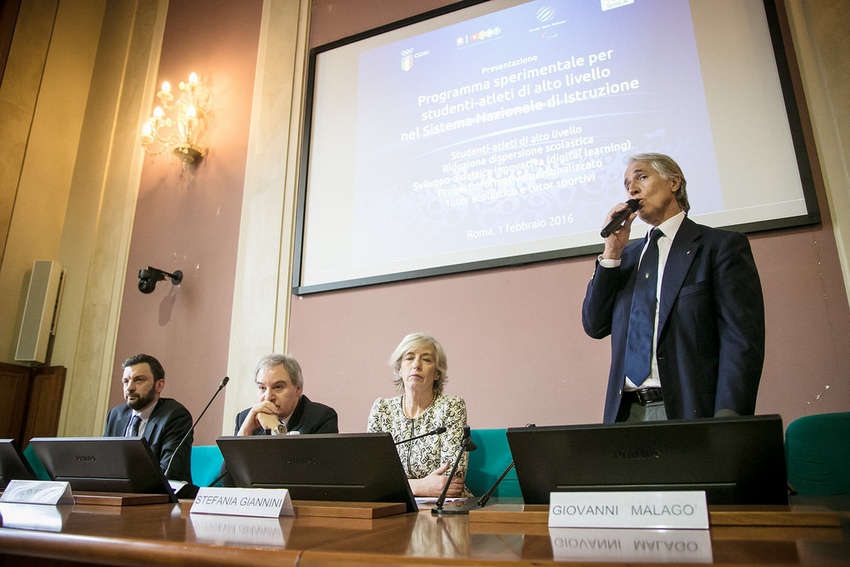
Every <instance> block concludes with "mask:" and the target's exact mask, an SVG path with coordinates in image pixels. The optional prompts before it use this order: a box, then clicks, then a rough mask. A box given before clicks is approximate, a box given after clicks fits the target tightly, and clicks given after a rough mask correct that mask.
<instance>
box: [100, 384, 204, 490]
mask: <svg viewBox="0 0 850 567" xmlns="http://www.w3.org/2000/svg"><path fill="white" fill-rule="evenodd" d="M132 415H133V410H132V409H130V407H129V406H128V405H127V404H122V405H120V406H115V407H114V408H112V409H111V410H109V415H107V417H106V432H105V433H104V436H105V437H123V436H124V432H125V431H126V430H127V424H128V423H129V422H130V418H131V417H132ZM190 429H192V414H190V413H189V410H187V409H186V408H185V407H183V405H182V404H181V403H180V402H178V401H177V400H173V399H171V398H160V399H159V401H158V402H157V404H156V407H154V408H153V413H151V417H150V419H149V420H148V423H147V425H145V432H144V434H143V435H144V438H145V439H147V440H148V443H149V444H150V446H151V451H153V454H154V457H156V458H157V460H159V466H161V467H162V470H163V471H165V470H166V469H168V465H169V463H170V464H171V468H170V469H169V470H168V478H169V480H183V481H186V482H188V483H190V484H191V482H192V437H193V436H192V434H191V433H190V434H189V437H187V438H186V441H184V442H183V444H182V445H180V449H179V450H178V451H177V453H176V454H175V453H174V449H175V448H176V447H177V445H178V444H179V443H180V440H181V439H183V436H184V435H186V433H187V432H188V431H189V430H190ZM172 455H174V459H173V461H172V457H171V456H172Z"/></svg>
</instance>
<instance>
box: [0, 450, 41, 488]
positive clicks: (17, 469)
mask: <svg viewBox="0 0 850 567" xmlns="http://www.w3.org/2000/svg"><path fill="white" fill-rule="evenodd" d="M10 480H38V477H37V476H36V474H35V472H34V471H33V470H32V467H31V466H30V464H29V462H28V461H27V459H26V457H25V456H24V454H23V453H21V450H20V449H18V446H17V445H16V444H15V440H14V439H0V490H4V489H5V488H6V485H7V484H9V481H10Z"/></svg>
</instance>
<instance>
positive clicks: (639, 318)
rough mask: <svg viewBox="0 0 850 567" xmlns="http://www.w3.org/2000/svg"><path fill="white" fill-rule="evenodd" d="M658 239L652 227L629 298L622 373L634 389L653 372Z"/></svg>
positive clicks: (660, 234) (656, 230)
mask: <svg viewBox="0 0 850 567" xmlns="http://www.w3.org/2000/svg"><path fill="white" fill-rule="evenodd" d="M661 236H663V234H662V232H661V231H660V230H659V229H657V228H653V229H652V230H651V231H650V233H649V244H647V246H646V251H645V252H644V253H643V259H641V261H640V267H639V268H638V273H637V278H636V280H635V289H634V295H632V310H631V313H630V314H629V334H628V338H627V339H626V360H625V368H624V370H625V373H626V376H627V377H628V378H629V380H631V381H632V383H633V384H634V385H635V386H640V385H641V384H643V382H644V380H646V379H647V378H648V377H649V374H650V372H651V371H652V370H651V366H650V365H651V362H652V337H653V334H654V330H655V305H656V303H657V288H658V239H659V238H660V237H661Z"/></svg>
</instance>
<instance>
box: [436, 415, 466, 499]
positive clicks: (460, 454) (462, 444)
mask: <svg viewBox="0 0 850 567" xmlns="http://www.w3.org/2000/svg"><path fill="white" fill-rule="evenodd" d="M471 443H472V435H471V431H470V429H469V426H468V425H464V426H463V436H462V437H461V438H460V447H459V448H458V452H457V457H455V463H454V465H452V471H451V472H450V473H449V476H448V477H446V484H445V486H443V492H442V493H440V497H439V498H437V503H436V504H435V505H434V507H433V508H431V513H432V514H434V515H435V516H439V515H441V514H468V513H469V510H461V509H456V508H452V509H444V508H443V504H445V502H446V494H448V492H449V485H451V483H452V479H453V478H454V477H455V473H456V472H457V466H458V465H459V464H460V459H461V457H463V453H464V451H469V450H470V449H469V446H470V444H471Z"/></svg>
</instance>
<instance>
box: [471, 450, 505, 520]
mask: <svg viewBox="0 0 850 567" xmlns="http://www.w3.org/2000/svg"><path fill="white" fill-rule="evenodd" d="M512 468H514V462H513V461H511V464H509V465H508V468H506V469H505V472H503V473H502V474H501V476H500V477H499V478H498V479H496V482H494V483H493V486H491V487H490V490H488V491H487V492H485V493H484V496H482V497H481V498H479V499H478V502H476V503H475V505H476V506H478V507H479V508H483V507H484V506H485V505H486V504H487V502H488V501H489V500H490V497H491V496H493V493H494V492H496V488H498V487H499V485H500V484H502V481H503V480H505V477H506V476H508V473H509V472H511V469H512Z"/></svg>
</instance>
